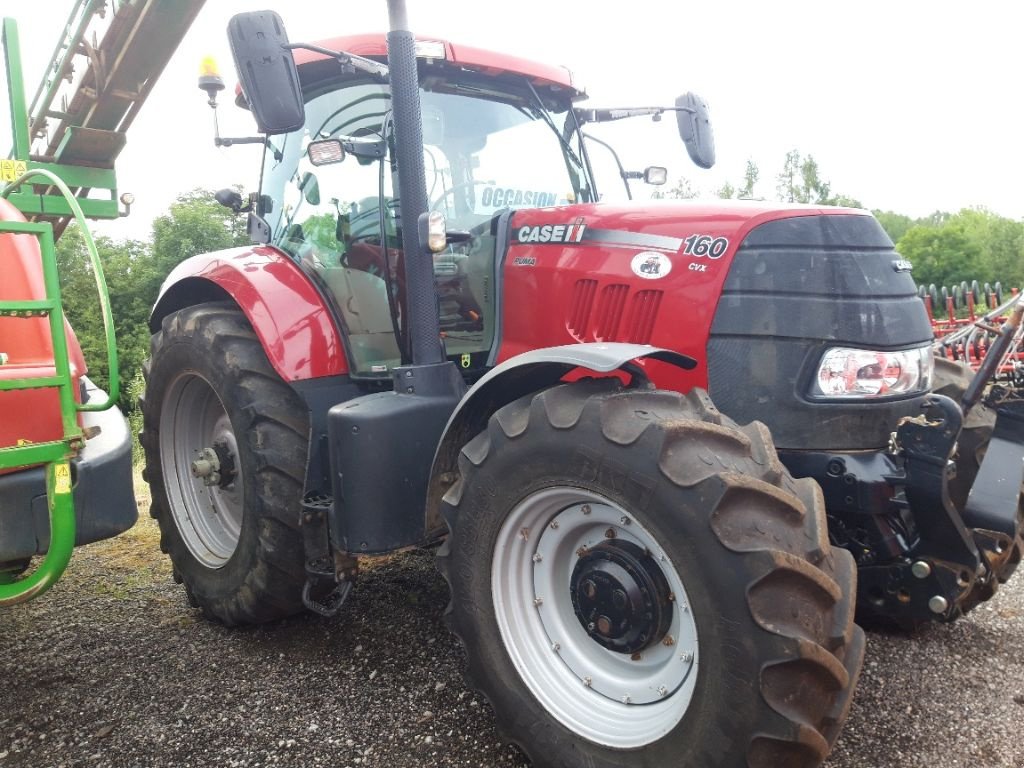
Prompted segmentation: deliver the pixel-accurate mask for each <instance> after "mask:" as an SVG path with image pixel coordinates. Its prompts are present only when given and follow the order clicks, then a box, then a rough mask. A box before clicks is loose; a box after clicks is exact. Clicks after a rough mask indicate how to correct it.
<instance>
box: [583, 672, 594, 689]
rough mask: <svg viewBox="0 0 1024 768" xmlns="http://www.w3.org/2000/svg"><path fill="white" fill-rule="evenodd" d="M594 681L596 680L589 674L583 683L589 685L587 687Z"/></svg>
mask: <svg viewBox="0 0 1024 768" xmlns="http://www.w3.org/2000/svg"><path fill="white" fill-rule="evenodd" d="M593 682H594V681H593V680H592V679H591V678H590V675H587V676H586V677H584V678H583V684H584V685H585V686H587V688H589V687H590V686H591V685H592V684H593Z"/></svg>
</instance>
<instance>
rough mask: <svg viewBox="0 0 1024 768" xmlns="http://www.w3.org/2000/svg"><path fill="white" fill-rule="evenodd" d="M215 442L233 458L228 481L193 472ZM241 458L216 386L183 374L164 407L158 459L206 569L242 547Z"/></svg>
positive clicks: (174, 509)
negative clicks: (216, 481)
mask: <svg viewBox="0 0 1024 768" xmlns="http://www.w3.org/2000/svg"><path fill="white" fill-rule="evenodd" d="M214 445H219V446H221V450H222V451H223V450H226V451H227V453H228V454H229V455H230V456H231V457H233V459H234V464H235V474H234V475H233V477H231V478H230V479H231V482H230V483H226V484H214V485H207V484H206V482H204V479H203V478H201V477H195V476H194V475H193V471H192V463H193V462H194V461H195V460H196V459H197V458H200V454H201V453H202V451H203V449H205V448H209V447H212V446H214ZM237 457H238V443H237V441H236V439H235V434H234V431H233V430H232V428H231V421H230V419H228V415H227V412H226V411H225V410H224V404H223V403H222V402H221V400H220V398H219V397H218V396H217V393H216V392H215V391H214V390H213V387H212V386H210V383H209V382H208V381H207V380H206V379H204V378H203V377H202V376H200V375H199V374H198V373H195V372H188V373H183V374H181V375H179V376H178V377H177V378H176V379H175V380H174V381H173V382H172V383H171V384H170V386H169V387H168V390H167V396H166V397H165V398H164V402H163V407H162V408H161V409H160V462H161V465H162V468H163V473H164V487H165V489H166V491H167V500H168V502H169V504H170V507H171V515H172V516H173V518H174V523H175V525H176V526H177V528H178V532H179V533H180V534H181V538H182V539H183V540H184V542H185V545H186V546H187V547H188V549H189V551H190V552H191V553H192V555H193V556H195V558H196V559H197V560H198V561H199V562H200V563H202V564H203V565H205V566H206V567H207V568H221V567H223V566H224V564H225V563H227V561H228V560H229V559H230V558H231V555H233V554H234V552H235V549H236V548H237V547H238V539H239V536H240V535H241V532H242V515H243V509H244V505H243V497H242V486H243V482H242V474H241V468H240V467H239V466H238V458H237Z"/></svg>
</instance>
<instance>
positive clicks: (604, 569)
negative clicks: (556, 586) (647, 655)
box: [569, 540, 672, 654]
mask: <svg viewBox="0 0 1024 768" xmlns="http://www.w3.org/2000/svg"><path fill="white" fill-rule="evenodd" d="M569 588H570V594H571V597H572V605H573V608H574V609H575V611H576V618H577V619H578V620H579V622H580V624H581V625H582V626H583V628H584V629H585V630H586V631H587V634H589V635H590V637H591V639H593V640H594V641H595V642H597V643H598V644H600V645H602V646H603V647H605V648H607V649H608V650H610V651H615V652H616V653H625V654H634V653H639V652H640V651H642V650H644V649H645V648H648V647H650V646H651V645H653V644H655V643H658V642H661V640H662V639H663V638H664V637H665V635H666V633H667V632H668V630H669V627H670V626H671V625H672V600H671V589H670V588H669V585H668V582H667V581H666V580H665V576H664V574H663V573H662V572H661V569H660V568H659V567H658V564H657V562H656V561H655V560H654V559H653V558H652V557H651V556H650V554H649V553H648V552H646V551H645V550H643V549H641V548H640V547H638V546H637V545H636V544H633V543H631V542H628V541H621V540H613V541H608V542H605V543H602V544H599V545H598V546H596V547H594V548H593V549H590V550H589V551H587V553H586V554H584V555H583V556H581V557H580V558H579V560H578V561H577V563H576V567H575V568H574V569H573V572H572V580H571V582H570V585H569Z"/></svg>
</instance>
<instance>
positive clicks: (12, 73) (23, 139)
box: [3, 0, 121, 219]
mask: <svg viewBox="0 0 1024 768" xmlns="http://www.w3.org/2000/svg"><path fill="white" fill-rule="evenodd" d="M93 5H95V0H88V1H87V0H78V2H77V3H76V6H75V9H74V11H73V12H72V18H73V19H74V18H77V17H78V16H80V15H82V14H86V16H87V14H89V13H91V7H92V6H93ZM82 23H84V22H82ZM65 32H66V33H68V30H65ZM3 46H4V66H5V69H6V73H7V88H8V92H9V94H10V105H11V135H12V136H13V137H14V147H13V148H12V149H11V152H10V157H11V158H13V159H15V160H20V161H24V162H25V163H26V166H27V168H28V169H32V170H43V171H49V172H50V173H52V174H54V175H56V176H57V177H59V178H60V179H63V181H64V182H65V183H66V184H67V185H68V186H69V187H75V188H76V189H93V190H106V191H108V192H109V194H110V197H109V199H95V198H82V199H80V200H79V201H78V202H79V205H80V209H81V211H83V212H84V214H85V215H86V216H88V217H89V218H91V219H116V218H118V217H119V216H120V215H121V211H120V208H119V206H118V201H117V177H116V175H115V173H114V171H113V169H109V168H87V167H82V166H75V165H63V164H60V163H44V162H39V161H36V160H32V159H31V157H30V155H31V144H32V136H31V125H32V119H33V112H32V111H30V109H29V107H28V104H27V102H26V100H25V85H24V79H23V72H22V68H21V43H20V41H19V38H18V25H17V23H16V22H15V20H14V19H9V18H8V19H4V20H3ZM59 50H60V46H59V45H58V51H59ZM54 55H55V56H56V55H57V54H56V53H55V54H54ZM59 85H60V81H59V79H57V80H56V81H53V82H48V81H46V80H44V82H43V84H42V85H41V86H40V90H39V91H38V92H37V93H36V96H35V99H33V101H32V108H31V109H32V110H36V111H38V110H41V109H42V108H43V105H44V104H45V103H46V99H47V98H50V97H52V93H51V91H53V92H55V90H56V88H57V87H58V86H59ZM48 186H49V185H48ZM5 196H6V197H7V198H8V199H9V200H10V201H11V203H13V204H14V205H15V206H16V207H17V208H18V210H20V211H21V212H22V213H24V214H25V215H26V216H33V215H50V216H71V215H73V214H74V213H75V211H74V209H72V207H71V206H70V205H69V203H68V200H67V196H66V195H61V194H47V193H44V194H35V192H34V191H33V190H31V189H29V190H26V191H24V192H21V191H18V192H15V193H13V194H10V195H5Z"/></svg>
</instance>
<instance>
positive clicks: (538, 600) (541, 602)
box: [533, 597, 544, 608]
mask: <svg viewBox="0 0 1024 768" xmlns="http://www.w3.org/2000/svg"><path fill="white" fill-rule="evenodd" d="M533 604H534V605H535V606H537V607H538V608H540V607H541V606H542V605H544V598H543V597H535V598H533Z"/></svg>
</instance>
